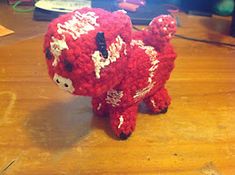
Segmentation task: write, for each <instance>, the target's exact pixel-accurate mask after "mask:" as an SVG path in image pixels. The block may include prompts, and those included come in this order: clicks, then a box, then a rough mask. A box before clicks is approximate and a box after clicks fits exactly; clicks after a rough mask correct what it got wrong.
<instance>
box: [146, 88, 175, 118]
mask: <svg viewBox="0 0 235 175" xmlns="http://www.w3.org/2000/svg"><path fill="white" fill-rule="evenodd" d="M144 102H145V104H146V105H147V106H148V107H149V109H150V110H151V111H152V112H153V113H157V114H160V113H166V112H167V109H168V106H169V105H170V102H171V98H170V96H169V95H168V92H167V90H166V89H165V88H162V89H160V90H159V91H157V93H155V94H154V95H153V96H150V97H148V98H146V99H144Z"/></svg>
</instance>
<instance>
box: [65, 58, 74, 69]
mask: <svg viewBox="0 0 235 175" xmlns="http://www.w3.org/2000/svg"><path fill="white" fill-rule="evenodd" d="M64 69H65V70H66V71H68V72H72V71H73V64H72V63H70V62H68V61H67V60H64Z"/></svg>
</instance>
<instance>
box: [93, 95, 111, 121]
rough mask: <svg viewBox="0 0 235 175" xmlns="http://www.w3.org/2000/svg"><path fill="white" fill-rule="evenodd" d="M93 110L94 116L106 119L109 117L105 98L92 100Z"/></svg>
mask: <svg viewBox="0 0 235 175" xmlns="http://www.w3.org/2000/svg"><path fill="white" fill-rule="evenodd" d="M92 108H93V112H94V114H95V115H97V116H99V117H106V116H107V115H108V106H107V104H106V101H105V98H102V97H99V98H92Z"/></svg>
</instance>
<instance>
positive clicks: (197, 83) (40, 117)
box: [0, 16, 235, 175]
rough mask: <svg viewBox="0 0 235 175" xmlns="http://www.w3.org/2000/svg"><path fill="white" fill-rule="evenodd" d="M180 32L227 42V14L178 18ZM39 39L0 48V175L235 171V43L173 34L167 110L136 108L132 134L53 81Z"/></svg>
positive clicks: (213, 174)
mask: <svg viewBox="0 0 235 175" xmlns="http://www.w3.org/2000/svg"><path fill="white" fill-rule="evenodd" d="M180 19H181V27H180V28H179V30H178V34H184V35H187V36H194V37H204V38H209V39H215V40H220V41H225V42H230V43H235V40H234V39H233V38H230V37H228V36H226V35H225V34H226V32H227V31H228V26H229V20H227V18H226V19H224V18H213V19H209V18H199V17H190V16H182V17H180ZM42 41H43V39H42V36H39V37H36V38H33V39H30V40H26V41H22V42H17V43H14V44H10V45H9V44H8V45H5V46H1V47H0V174H1V175H2V174H6V175H18V174H20V175H42V174H50V175H65V174H73V175H75V174H76V175H77V174H79V175H80V174H118V175H119V174H146V175H148V174H154V175H155V174H161V175H162V174H164V175H232V174H235V50H233V49H231V48H228V47H222V46H214V45H207V44H201V43H195V42H191V41H185V40H182V39H177V38H175V39H174V40H173V44H174V46H175V48H176V51H177V53H178V59H177V61H176V68H175V70H174V72H173V74H172V76H171V79H170V81H169V82H168V83H167V87H168V89H169V92H170V94H171V96H172V99H173V100H172V105H171V106H170V108H169V111H168V113H167V114H165V115H148V114H144V113H139V114H138V120H137V127H136V131H135V132H134V134H133V135H132V136H131V137H130V138H129V140H127V141H118V140H116V139H115V137H113V135H112V133H111V132H110V128H109V127H108V120H107V119H102V118H98V117H95V116H93V114H92V112H91V107H90V104H89V103H90V99H89V98H85V97H73V96H71V95H70V94H67V93H65V92H64V91H62V90H60V89H59V88H58V87H56V86H55V85H54V84H53V83H52V81H51V80H50V79H49V78H48V75H47V70H46V65H45V61H44V58H43V55H42Z"/></svg>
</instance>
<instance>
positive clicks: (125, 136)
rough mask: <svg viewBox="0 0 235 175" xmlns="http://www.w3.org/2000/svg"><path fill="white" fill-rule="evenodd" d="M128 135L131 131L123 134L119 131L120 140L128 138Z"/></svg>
mask: <svg viewBox="0 0 235 175" xmlns="http://www.w3.org/2000/svg"><path fill="white" fill-rule="evenodd" d="M130 135H131V133H130V134H125V133H123V132H122V133H121V134H120V135H119V138H120V139H121V140H126V139H128V137H130Z"/></svg>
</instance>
